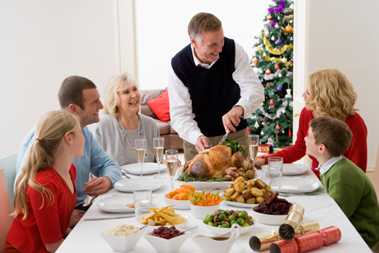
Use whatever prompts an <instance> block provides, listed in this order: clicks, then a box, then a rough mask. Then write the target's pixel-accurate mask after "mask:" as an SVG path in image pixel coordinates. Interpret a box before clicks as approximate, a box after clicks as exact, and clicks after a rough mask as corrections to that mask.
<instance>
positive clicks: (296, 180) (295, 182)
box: [271, 175, 321, 193]
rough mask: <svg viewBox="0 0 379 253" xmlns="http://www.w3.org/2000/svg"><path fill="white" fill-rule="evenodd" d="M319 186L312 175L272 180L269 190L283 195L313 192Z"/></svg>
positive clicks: (318, 182)
mask: <svg viewBox="0 0 379 253" xmlns="http://www.w3.org/2000/svg"><path fill="white" fill-rule="evenodd" d="M320 186H321V183H320V181H319V180H318V179H317V178H316V177H314V176H312V175H308V176H306V175H303V176H297V177H288V176H287V177H286V176H284V177H281V178H273V181H272V183H271V189H272V190H273V191H276V192H283V193H308V192H314V191H316V190H317V189H319V188H320Z"/></svg>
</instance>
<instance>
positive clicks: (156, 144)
mask: <svg viewBox="0 0 379 253" xmlns="http://www.w3.org/2000/svg"><path fill="white" fill-rule="evenodd" d="M153 149H154V154H155V160H156V161H157V163H158V165H159V170H158V174H160V167H161V165H162V160H163V151H164V138H163V137H154V138H153Z"/></svg>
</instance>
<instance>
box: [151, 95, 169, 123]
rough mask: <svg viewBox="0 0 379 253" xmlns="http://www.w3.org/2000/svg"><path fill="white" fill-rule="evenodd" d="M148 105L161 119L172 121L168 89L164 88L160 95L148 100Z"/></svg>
mask: <svg viewBox="0 0 379 253" xmlns="http://www.w3.org/2000/svg"><path fill="white" fill-rule="evenodd" d="M147 105H148V106H149V107H150V109H151V110H152V111H153V113H154V114H155V115H156V116H157V118H158V119H159V120H161V121H164V122H168V121H170V106H169V101H168V90H167V89H166V90H164V91H163V92H162V93H161V94H160V95H159V96H158V97H156V98H153V99H150V100H148V101H147Z"/></svg>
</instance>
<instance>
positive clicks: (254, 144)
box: [249, 134, 259, 161]
mask: <svg viewBox="0 0 379 253" xmlns="http://www.w3.org/2000/svg"><path fill="white" fill-rule="evenodd" d="M249 138H250V144H249V156H250V159H251V160H253V161H255V158H256V157H257V154H258V146H259V135H256V134H252V135H249Z"/></svg>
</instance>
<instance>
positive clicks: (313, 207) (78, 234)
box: [57, 171, 371, 253]
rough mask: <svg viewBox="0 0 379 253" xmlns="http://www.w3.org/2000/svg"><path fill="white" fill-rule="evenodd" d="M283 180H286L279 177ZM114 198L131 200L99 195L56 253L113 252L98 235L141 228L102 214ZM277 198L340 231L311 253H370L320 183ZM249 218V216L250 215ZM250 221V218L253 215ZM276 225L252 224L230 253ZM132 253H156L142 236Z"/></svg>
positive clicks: (159, 201) (160, 202) (126, 217)
mask: <svg viewBox="0 0 379 253" xmlns="http://www.w3.org/2000/svg"><path fill="white" fill-rule="evenodd" d="M159 176H160V177H161V179H162V180H165V183H164V185H163V186H162V187H161V188H160V189H158V190H156V191H154V192H153V194H152V199H153V202H154V204H155V205H157V206H166V205H167V203H166V202H165V193H167V192H168V191H170V190H171V189H170V188H171V184H170V177H169V176H168V174H161V175H159ZM257 176H258V177H261V178H262V179H263V180H266V179H265V178H264V177H265V173H264V172H263V171H258V173H257ZM283 179H286V177H285V176H283ZM290 180H297V182H304V180H305V182H307V180H309V181H312V182H319V180H318V178H317V177H316V176H315V175H314V174H313V173H312V172H311V171H307V172H306V173H305V174H303V175H297V176H287V180H285V181H286V182H290ZM113 197H114V198H115V199H119V200H120V201H123V199H124V200H125V201H126V202H128V201H131V200H132V199H133V198H132V193H125V192H119V191H117V190H115V189H112V190H110V191H109V192H107V193H105V194H103V195H101V196H99V197H98V198H96V199H95V200H94V201H93V204H92V205H91V207H90V208H89V209H88V211H87V212H86V213H85V214H84V216H83V217H82V219H81V220H80V221H79V222H78V224H77V225H76V226H75V227H74V228H73V229H72V231H71V232H70V233H69V235H68V236H67V237H66V238H65V240H64V241H63V243H62V244H61V246H60V247H59V248H58V250H57V252H58V253H72V252H91V253H96V252H99V253H100V252H101V253H108V252H109V253H110V252H114V251H113V250H112V248H111V247H110V246H109V245H108V244H107V242H106V241H105V240H104V239H103V237H102V233H104V231H107V230H109V229H112V228H114V227H116V226H118V225H122V224H133V225H138V226H142V224H140V223H139V222H138V221H137V219H136V217H135V216H134V215H133V213H132V214H108V213H103V212H102V211H101V210H100V209H99V205H98V203H99V201H101V199H102V198H113ZM279 197H282V198H285V199H286V200H287V201H289V202H290V203H296V204H299V205H301V206H303V207H304V210H305V211H304V221H316V222H318V223H319V224H320V227H321V228H324V227H328V226H331V225H333V226H336V227H338V228H339V229H340V230H341V232H342V237H341V239H340V241H338V242H337V243H335V244H332V245H329V246H327V247H322V248H320V249H317V250H315V251H314V252H330V253H336V252H341V253H342V252H343V253H347V252H359V253H364V252H371V250H370V248H369V247H368V245H367V244H366V243H365V242H364V240H363V239H362V237H361V236H360V235H359V233H358V232H357V230H356V229H355V228H354V226H353V225H352V224H351V222H350V221H349V219H348V218H347V217H346V216H345V214H344V213H343V212H342V210H341V209H340V208H339V206H338V205H337V203H336V202H335V201H334V200H333V199H332V198H331V197H330V196H329V195H328V194H327V193H326V192H325V191H324V190H323V188H322V186H321V183H320V187H319V189H317V190H315V191H313V192H306V193H302V192H290V193H283V194H279ZM220 208H221V209H234V210H236V209H238V210H246V211H247V212H248V214H249V215H252V210H251V209H250V210H249V209H246V208H236V207H232V206H229V205H227V204H226V203H222V204H221V206H220ZM176 212H177V213H179V214H181V215H184V216H185V217H187V219H188V221H187V222H188V224H190V225H191V226H192V227H195V229H192V230H191V232H190V233H192V234H196V233H202V232H204V231H203V224H202V221H201V220H199V219H196V218H193V217H192V216H191V211H190V210H176ZM252 216H253V215H252ZM253 219H254V216H253ZM277 229H278V226H270V225H265V224H260V223H258V222H256V221H255V222H254V226H252V229H251V231H249V232H248V233H246V234H243V235H240V236H239V237H238V239H237V240H236V241H235V243H234V244H233V246H232V248H231V250H230V252H236V253H237V252H238V253H247V252H254V251H253V250H252V249H251V248H250V246H249V239H250V237H251V236H253V235H256V234H261V233H270V232H272V231H274V230H277ZM131 252H133V253H139V252H140V253H148V252H156V251H155V249H154V248H153V247H152V246H151V245H150V243H149V242H148V241H147V240H146V239H145V238H144V237H142V238H141V239H140V240H139V241H138V243H137V244H136V246H135V248H134V249H133V251H131ZM177 252H178V253H201V252H202V251H201V249H200V248H199V247H198V246H197V245H196V244H195V243H194V242H193V241H192V239H191V238H189V239H187V240H186V241H185V242H184V244H183V245H182V246H181V247H180V248H179V249H178V250H177Z"/></svg>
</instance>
